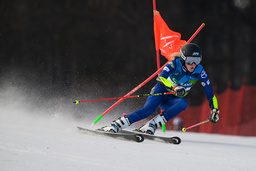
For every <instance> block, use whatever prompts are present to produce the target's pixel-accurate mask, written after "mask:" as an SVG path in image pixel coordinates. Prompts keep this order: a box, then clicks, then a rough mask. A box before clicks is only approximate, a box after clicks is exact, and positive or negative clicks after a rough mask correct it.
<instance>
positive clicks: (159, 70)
mask: <svg viewBox="0 0 256 171" xmlns="http://www.w3.org/2000/svg"><path fill="white" fill-rule="evenodd" d="M204 26H205V24H204V23H202V24H201V26H200V27H199V28H198V29H197V30H196V32H195V33H194V34H193V35H192V36H191V37H190V39H189V40H188V41H187V43H190V42H191V41H192V40H193V39H194V38H195V37H196V35H197V34H198V33H199V32H200V31H201V29H202V28H203V27H204ZM170 61H171V60H170ZM170 61H167V62H166V63H165V64H164V65H163V66H162V67H161V68H159V69H158V70H157V71H156V72H155V73H154V74H152V75H151V76H150V77H148V78H147V79H146V80H145V81H143V82H142V83H141V84H140V85H138V86H137V87H135V88H134V89H133V90H132V91H130V92H129V93H127V94H126V95H125V96H124V97H127V96H130V95H131V94H132V93H134V92H135V91H137V90H139V89H140V88H141V87H142V86H144V85H145V84H146V83H147V82H149V81H150V80H151V79H152V78H154V77H155V76H156V75H157V74H158V73H160V72H161V71H162V70H163V69H164V67H165V66H166V65H167V64H168V63H169V62H170ZM124 99H125V98H121V99H119V100H118V101H117V102H116V103H114V104H113V105H112V106H110V107H109V108H108V109H107V110H106V111H105V112H104V113H102V114H101V115H100V116H99V117H98V118H97V119H96V120H95V121H94V122H93V124H97V123H98V122H99V121H100V120H101V119H102V118H103V116H105V115H106V114H107V113H108V112H109V111H110V110H112V109H113V108H114V107H116V106H117V105H118V104H119V103H121V102H122V101H123V100H124Z"/></svg>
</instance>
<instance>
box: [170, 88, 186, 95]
mask: <svg viewBox="0 0 256 171" xmlns="http://www.w3.org/2000/svg"><path fill="white" fill-rule="evenodd" d="M173 91H174V92H175V95H176V96H178V97H180V96H185V95H186V90H185V88H184V87H182V86H179V85H177V86H175V87H173Z"/></svg>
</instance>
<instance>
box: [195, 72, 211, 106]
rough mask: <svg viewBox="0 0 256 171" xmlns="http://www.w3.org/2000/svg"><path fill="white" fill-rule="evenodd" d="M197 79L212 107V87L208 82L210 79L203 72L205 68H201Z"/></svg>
mask: <svg viewBox="0 0 256 171" xmlns="http://www.w3.org/2000/svg"><path fill="white" fill-rule="evenodd" d="M199 80H200V82H201V85H202V86H203V89H204V92H205V95H206V97H207V99H208V101H209V105H210V107H211V108H214V106H213V102H212V98H213V96H214V94H213V91H212V88H211V84H210V80H209V78H208V76H207V74H206V72H205V70H204V69H203V70H202V71H201V73H200V75H199Z"/></svg>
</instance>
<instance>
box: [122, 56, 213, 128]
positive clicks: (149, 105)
mask: <svg viewBox="0 0 256 171" xmlns="http://www.w3.org/2000/svg"><path fill="white" fill-rule="evenodd" d="M159 77H160V78H163V79H166V80H168V82H171V84H173V85H180V86H183V87H184V88H185V90H186V95H187V94H188V92H189V91H190V89H191V88H192V87H193V85H195V83H196V81H197V80H199V81H200V82H201V85H202V86H203V89H204V92H205V94H206V97H207V99H208V101H209V104H210V108H212V109H213V108H218V107H217V106H218V103H217V98H216V97H215V96H214V94H213V91H212V88H211V85H210V81H209V79H208V76H207V74H206V72H205V70H204V69H203V67H202V65H200V64H199V65H197V67H196V68H195V70H194V71H193V72H189V71H187V70H186V69H185V68H184V66H183V65H182V63H181V61H180V58H175V60H173V61H171V62H169V63H168V64H167V65H166V66H165V67H164V69H163V70H162V72H161V73H160V75H159ZM170 91H172V90H171V88H170V87H168V86H166V85H165V84H162V83H159V82H158V83H157V84H156V85H155V86H154V87H153V88H152V90H151V92H150V93H151V94H154V93H164V92H170ZM186 95H185V96H186ZM187 106H188V102H187V100H186V99H185V97H177V96H175V95H159V96H149V97H148V99H147V101H146V103H145V105H144V106H143V107H142V108H141V109H139V110H137V111H135V112H133V113H131V114H128V115H127V117H128V118H129V121H130V123H131V124H132V123H134V122H137V121H139V120H142V119H145V118H147V117H149V116H150V115H152V114H153V113H154V112H155V110H156V109H157V107H160V109H162V110H163V115H164V117H165V118H166V120H167V121H168V120H170V119H172V118H174V117H175V116H177V115H178V114H179V113H181V112H182V111H184V110H185V109H186V108H187Z"/></svg>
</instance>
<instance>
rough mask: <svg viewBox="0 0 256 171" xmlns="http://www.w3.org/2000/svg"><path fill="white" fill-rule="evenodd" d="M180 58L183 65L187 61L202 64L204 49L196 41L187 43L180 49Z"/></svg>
mask: <svg viewBox="0 0 256 171" xmlns="http://www.w3.org/2000/svg"><path fill="white" fill-rule="evenodd" d="M180 60H181V63H182V65H185V63H187V64H189V65H192V64H193V63H195V64H196V65H198V64H200V62H201V60H202V51H201V49H200V47H199V46H198V45H197V44H195V43H187V44H185V45H184V46H183V47H182V48H181V49H180Z"/></svg>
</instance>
